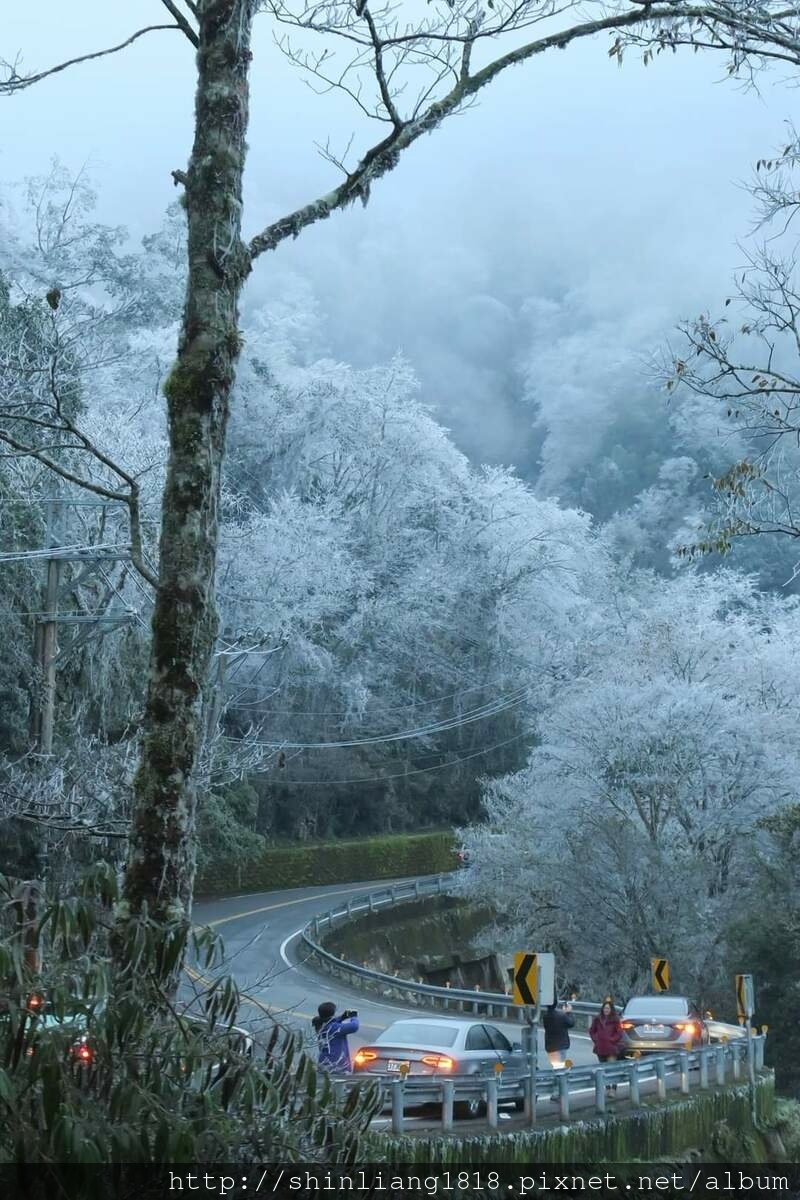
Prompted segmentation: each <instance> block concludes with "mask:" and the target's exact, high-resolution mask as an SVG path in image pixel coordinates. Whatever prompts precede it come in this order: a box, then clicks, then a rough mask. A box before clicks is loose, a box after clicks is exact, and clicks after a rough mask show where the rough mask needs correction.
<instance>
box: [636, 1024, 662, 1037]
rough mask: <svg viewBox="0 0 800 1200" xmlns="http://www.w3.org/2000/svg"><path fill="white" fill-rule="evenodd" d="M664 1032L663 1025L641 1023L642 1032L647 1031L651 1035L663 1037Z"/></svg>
mask: <svg viewBox="0 0 800 1200" xmlns="http://www.w3.org/2000/svg"><path fill="white" fill-rule="evenodd" d="M666 1032H667V1031H666V1029H665V1028H664V1026H663V1025H642V1033H649V1034H650V1035H651V1036H652V1037H664V1035H665V1033H666Z"/></svg>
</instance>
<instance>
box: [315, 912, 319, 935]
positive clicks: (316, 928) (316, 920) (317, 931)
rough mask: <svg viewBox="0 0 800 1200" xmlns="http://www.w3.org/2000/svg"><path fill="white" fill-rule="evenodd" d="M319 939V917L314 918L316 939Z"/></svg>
mask: <svg viewBox="0 0 800 1200" xmlns="http://www.w3.org/2000/svg"><path fill="white" fill-rule="evenodd" d="M318 937H319V917H314V939H315V940H316V939H317V938H318Z"/></svg>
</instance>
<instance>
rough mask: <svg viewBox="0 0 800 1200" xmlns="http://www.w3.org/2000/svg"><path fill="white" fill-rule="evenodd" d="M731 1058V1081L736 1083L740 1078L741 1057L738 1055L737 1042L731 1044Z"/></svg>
mask: <svg viewBox="0 0 800 1200" xmlns="http://www.w3.org/2000/svg"><path fill="white" fill-rule="evenodd" d="M731 1057H732V1059H733V1080H734V1083H738V1082H739V1080H740V1079H741V1078H742V1056H741V1055H740V1053H739V1044H738V1042H731Z"/></svg>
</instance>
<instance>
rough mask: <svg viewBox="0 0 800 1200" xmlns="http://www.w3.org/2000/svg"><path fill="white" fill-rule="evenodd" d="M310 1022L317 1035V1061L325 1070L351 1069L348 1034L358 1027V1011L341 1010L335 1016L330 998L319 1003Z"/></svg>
mask: <svg viewBox="0 0 800 1200" xmlns="http://www.w3.org/2000/svg"><path fill="white" fill-rule="evenodd" d="M311 1024H312V1025H313V1027H314V1032H315V1033H316V1035H317V1046H318V1048H319V1052H318V1055H317V1061H318V1062H319V1065H320V1066H321V1067H324V1068H325V1069H326V1070H327V1071H335V1072H344V1071H352V1069H353V1065H352V1063H351V1062H350V1047H349V1046H348V1044H347V1038H348V1035H349V1034H351V1033H355V1032H356V1031H357V1029H358V1013H355V1012H343V1013H342V1014H341V1015H340V1016H338V1017H337V1016H336V1005H335V1004H332V1003H331V1002H330V1000H326V1001H325V1002H324V1003H323V1004H320V1006H319V1008H318V1009H317V1016H316V1017H314V1019H313V1020H312V1022H311Z"/></svg>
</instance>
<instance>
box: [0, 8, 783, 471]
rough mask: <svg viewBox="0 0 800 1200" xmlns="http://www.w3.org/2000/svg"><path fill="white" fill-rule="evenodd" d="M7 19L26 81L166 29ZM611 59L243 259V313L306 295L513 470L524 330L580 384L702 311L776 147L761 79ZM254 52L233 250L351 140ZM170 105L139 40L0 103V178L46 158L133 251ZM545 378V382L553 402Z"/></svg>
mask: <svg viewBox="0 0 800 1200" xmlns="http://www.w3.org/2000/svg"><path fill="white" fill-rule="evenodd" d="M5 9H6V11H5V12H4V14H3V25H2V30H1V31H0V54H2V56H3V57H5V58H6V59H11V58H14V57H15V56H16V55H17V53H18V52H21V53H22V56H23V62H24V66H25V67H26V68H28V69H38V68H42V67H44V66H48V65H51V64H53V63H55V62H57V61H60V60H61V59H63V58H65V57H70V56H72V55H74V54H80V53H84V52H86V51H87V50H91V49H96V48H100V47H102V46H105V45H108V44H113V43H114V42H116V41H119V40H122V39H123V38H124V37H125V36H127V35H128V34H130V33H131V32H133V31H134V30H135V29H136V28H138V27H139V26H140V25H143V24H150V23H160V22H161V21H162V20H163V19H164V18H163V16H162V12H163V10H162V8H161V5H160V4H159V3H158V2H157V0H126V2H125V3H124V4H122V3H116V4H109V3H108V0H79V2H78V3H72V4H69V5H66V4H64V3H63V0H26V2H25V3H21V2H19V0H18V2H17V3H13V4H11V3H7V4H6V6H5ZM9 10H10V11H9ZM609 44H610V41H609V39H607V38H602V39H599V40H597V41H595V42H592V43H585V44H583V45H581V46H578V47H577V48H573V49H568V50H566V51H562V52H554V53H553V54H551V55H549V56H547V57H543V58H540V59H539V60H537V61H534V62H533V63H532V64H528V65H525V66H522V67H517V68H515V69H514V70H513V72H511V73H509V74H507V75H506V77H505V78H503V79H501V80H500V81H499V82H498V83H495V84H494V85H493V86H492V87H491V88H490V89H489V90H487V91H485V92H484V93H483V94H482V98H481V100H480V103H479V105H478V106H477V107H476V108H473V109H471V110H470V111H468V112H466V113H465V114H463V115H461V116H459V117H457V118H456V119H454V120H451V121H450V123H449V124H447V125H446V126H444V127H443V128H442V129H440V130H438V131H436V132H435V133H434V134H432V135H431V136H428V137H426V138H425V139H423V141H422V142H420V143H418V144H417V145H416V146H414V147H412V149H411V150H410V151H409V152H408V153H407V155H406V156H405V157H404V158H403V160H402V161H401V163H400V166H399V168H398V169H397V170H396V171H395V172H394V173H393V174H392V175H390V176H388V177H386V178H385V179H383V180H381V181H379V183H378V184H377V185H376V186H375V188H374V190H373V195H372V199H371V202H370V204H369V207H368V208H367V209H366V210H362V209H361V208H360V207H359V208H358V209H353V210H351V211H349V212H347V213H345V214H341V213H339V214H335V215H334V216H333V217H332V218H331V219H330V220H328V221H326V222H324V223H322V224H320V225H318V226H316V227H314V228H312V229H310V230H308V231H306V233H305V234H304V235H303V236H302V238H301V239H300V240H299V241H298V242H296V243H294V244H291V245H284V246H283V247H281V249H280V250H279V251H278V252H277V253H276V254H274V255H272V256H268V257H267V258H265V259H262V260H261V262H260V264H259V265H258V266H257V268H256V270H255V273H254V276H253V278H252V280H251V282H250V284H249V290H248V303H249V304H251V305H255V304H258V303H260V302H261V301H263V300H265V299H268V298H269V299H274V298H275V297H280V296H283V295H287V294H288V295H290V296H297V295H302V294H303V292H304V290H305V291H306V292H307V293H308V294H309V295H313V296H314V297H315V299H316V301H317V302H318V304H319V307H320V312H321V318H322V325H321V329H320V338H321V344H322V346H323V348H324V349H325V350H326V351H329V352H331V353H333V354H335V355H337V356H339V357H342V358H346V359H349V360H350V361H353V362H354V363H357V364H364V363H368V362H372V361H375V360H381V359H385V358H386V357H388V356H389V355H391V354H392V353H393V352H394V351H395V350H396V349H398V348H400V349H403V350H404V351H405V352H406V353H407V354H408V355H409V357H410V358H411V360H412V362H413V363H414V364H415V366H416V368H417V369H418V371H419V373H420V376H421V378H422V381H423V386H424V391H425V396H426V398H427V399H428V400H430V401H431V402H432V403H434V404H435V405H436V406H437V410H438V412H439V414H440V416H441V417H442V419H443V420H444V422H445V423H446V424H447V425H448V426H449V427H450V428H452V429H453V432H454V435H455V437H456V440H457V441H458V442H459V443H460V444H461V445H462V446H463V448H464V449H465V450H467V452H468V453H470V454H471V455H472V456H473V457H475V458H484V459H489V460H500V461H516V460H517V459H518V457H519V454H520V450H519V447H520V444H521V440H522V441H524V438H523V439H521V438H520V430H519V428H518V427H517V423H518V420H519V417H518V413H517V411H516V409H515V408H514V406H513V405H511V404H509V394H510V393H511V392H513V390H514V388H515V387H516V386H517V382H515V381H516V380H517V379H518V375H515V374H514V372H513V370H512V368H514V367H515V366H518V365H519V364H520V362H525V363H526V365H528V366H530V361H529V359H530V356H531V355H534V356H535V352H536V344H537V338H545V337H547V339H548V346H549V345H551V344H552V334H551V333H550V332H548V327H547V320H544V322H543V319H542V317H541V314H542V313H543V312H550V314H551V317H552V311H553V308H552V306H553V305H555V306H556V310H557V314H558V320H559V322H560V325H559V331H558V336H559V337H560V338H563V335H564V330H565V328H567V329H568V330H569V332H570V336H569V338H568V339H564V346H565V350H564V355H565V362H564V369H565V375H567V376H569V375H570V373H571V372H572V371H573V369H574V370H576V371H579V372H581V373H582V375H583V376H585V375H586V372H587V360H589V359H590V358H591V356H592V355H595V354H600V355H602V356H605V360H606V365H607V363H608V362H611V363H612V364H613V363H615V362H617V361H627V360H628V359H629V357H630V355H631V352H632V351H639V350H640V349H641V348H642V347H643V346H646V345H649V344H651V343H652V342H653V341H654V340H657V339H658V338H659V337H660V336H663V334H664V333H665V332H667V331H668V330H669V329H670V328H671V326H672V324H674V322H675V320H677V319H678V318H679V317H681V316H685V315H689V314H692V313H694V312H696V311H698V310H699V309H701V308H703V307H707V306H710V307H712V308H715V307H716V306H717V305H718V304H719V303H720V302H721V299H722V297H723V296H724V295H725V294H726V292H727V288H728V280H729V278H730V274H731V271H732V269H733V268H734V267H735V266H737V265H738V262H739V259H740V257H741V256H740V253H739V251H738V250H737V247H736V242H737V239H740V240H741V239H743V238H744V237H745V236H746V235H747V233H748V230H749V228H750V226H751V215H752V212H751V202H750V198H749V196H748V195H747V193H746V192H745V191H744V190H743V189H742V187H741V186H740V184H741V181H743V180H745V179H746V178H747V177H748V176H749V174H750V171H751V168H752V165H753V163H754V161H755V159H756V158H758V157H760V156H762V155H764V154H768V153H769V152H770V151H771V150H772V149H773V148H774V147H776V146H778V145H780V143H781V140H782V138H783V121H784V120H785V119H786V118H787V117H788V116H790V115H791V99H792V98H793V97H792V93H791V92H790V90H789V88H788V86H787V85H786V84H783V83H781V82H780V81H779V80H778V79H777V78H775V79H773V78H768V79H764V80H763V84H762V94H761V95H760V96H758V95H755V94H754V93H752V92H744V91H743V90H742V89H741V88H739V89H737V88H736V87H735V86H733V85H731V84H730V83H728V82H727V81H725V80H724V63H723V60H722V58H719V57H713V56H711V55H700V54H698V55H696V56H694V55H690V54H683V55H678V56H673V55H669V56H668V57H664V58H661V59H658V60H657V61H656V62H655V63H654V64H653V65H651V66H650V67H648V68H646V69H645V68H643V67H642V66H641V64H640V63H639V62H638V61H637V60H636V59H635V58H634V57H630V58H629V59H628V60H627V61H626V64H625V66H624V67H623V69H622V70H619V69H618V68H617V66H616V65H615V64H613V63H612V62H611V60H610V59H609V58H608V56H607V50H608V46H609ZM254 50H255V60H254V72H253V101H252V125H251V132H250V137H249V145H250V153H249V159H248V170H247V204H246V219H245V225H246V232H247V233H249V234H252V233H253V232H255V231H256V230H257V229H258V228H260V227H261V226H262V225H263V224H265V223H267V222H268V221H269V220H272V219H274V218H275V217H277V216H279V215H281V214H282V213H283V212H285V211H287V210H290V209H291V208H293V207H295V206H296V205H298V204H301V203H305V202H307V201H308V200H310V199H312V198H313V197H314V196H315V195H317V194H318V193H320V192H322V191H324V190H327V188H329V187H330V186H331V185H332V184H333V183H335V182H336V174H335V171H334V168H332V167H331V166H330V165H329V164H328V163H326V162H324V161H323V160H322V159H321V157H320V156H319V154H318V153H317V151H316V150H315V148H314V143H315V142H325V141H326V139H327V138H329V137H330V138H331V141H332V144H333V145H335V146H336V147H337V148H338V147H343V146H344V144H345V143H346V142H347V139H348V137H349V136H350V134H351V133H352V132H354V131H355V132H356V135H357V136H356V141H355V143H354V145H355V147H361V148H366V146H367V145H368V144H369V142H368V141H367V138H368V137H369V136H370V131H369V130H365V129H364V127H363V125H362V124H361V123H360V122H359V121H358V120H357V118H356V114H355V112H354V110H353V106H352V104H351V102H349V101H348V100H346V98H344V97H339V96H326V97H318V96H316V95H314V94H313V93H312V92H311V91H310V90H309V89H308V88H307V87H306V86H305V84H304V83H303V82H302V80H301V79H300V77H299V76H298V75H297V73H296V72H295V71H294V69H293V68H291V67H290V66H289V65H288V64H287V63H286V62H285V61H284V60H283V59H282V58H281V56H280V54H279V53H278V52H277V51H276V50H275V48H274V46H273V45H272V40H271V29H270V23H269V19H268V18H267V17H266V16H261V17H259V18H258V20H257V37H256V43H255V47H254ZM192 89H193V63H192V51H191V47H190V46H189V44H188V42H186V40H185V39H184V38H182V37H181V36H179V35H177V34H175V33H160V34H159V33H156V34H152V35H148V37H146V38H144V39H142V40H141V41H139V42H138V43H137V44H136V45H134V46H133V47H131V48H129V49H128V50H126V51H124V52H123V53H122V54H120V55H117V56H114V57H113V58H109V59H105V60H101V61H99V62H94V63H89V64H86V65H85V66H81V67H78V68H75V69H74V70H71V71H70V72H68V73H64V74H62V75H59V76H56V77H54V78H53V79H50V80H47V81H46V82H45V83H43V84H40V85H38V86H37V87H35V88H32V89H30V90H28V91H27V92H25V93H23V94H21V95H18V96H16V97H14V98H11V99H6V100H3V101H2V105H1V106H0V183H2V185H5V184H7V183H9V182H11V181H14V180H19V179H21V178H22V177H23V176H25V175H29V174H40V173H43V172H44V171H46V170H47V167H48V164H49V161H50V159H51V157H52V156H53V155H58V156H59V157H60V158H61V160H62V161H63V162H64V163H65V164H66V165H67V166H68V167H69V168H70V169H75V170H77V169H78V168H79V167H81V166H82V165H83V164H85V163H88V164H89V166H90V168H91V172H92V176H93V179H94V181H95V185H96V187H97V188H98V190H99V193H100V216H101V219H103V220H106V221H109V222H113V223H123V224H126V225H128V226H129V227H130V229H131V230H132V232H133V233H134V234H135V235H136V236H140V235H141V234H143V233H146V232H148V231H150V230H152V229H153V228H154V227H155V226H157V225H158V223H159V221H160V219H161V214H162V213H163V210H164V208H165V206H166V205H167V204H168V203H169V202H170V201H172V200H173V199H174V198H175V195H176V193H175V190H174V188H173V186H172V181H171V179H170V171H171V170H173V169H175V168H178V167H184V166H185V163H186V159H187V154H188V150H189V146H190V139H191V109H192V100H193V96H192ZM372 136H373V138H374V133H373V135H372ZM548 306H549V307H548ZM548 319H549V318H548ZM529 347H530V349H529ZM570 356H571V361H570ZM511 375H513V376H514V377H513V378H511V377H510V376H511ZM551 376H552V382H548V387H549V388H551V389H552V388H556V389H558V388H559V387H560V386H562V384H561V382H560V380H559V378H557V377H556V375H555V374H554V373H553V372H552V371H551ZM556 399H557V397H556ZM568 400H569V396H568V393H567V392H565V395H564V407H565V418H564V419H565V421H566V422H567V424H568V423H569V419H570V416H569V412H570V410H569V405H568ZM551 401H552V397H551ZM575 419H576V420H584V419H585V418H584V415H582V414H580V413H577V412H576V414H575Z"/></svg>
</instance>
